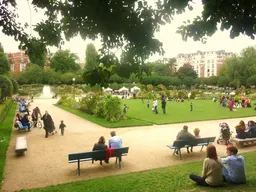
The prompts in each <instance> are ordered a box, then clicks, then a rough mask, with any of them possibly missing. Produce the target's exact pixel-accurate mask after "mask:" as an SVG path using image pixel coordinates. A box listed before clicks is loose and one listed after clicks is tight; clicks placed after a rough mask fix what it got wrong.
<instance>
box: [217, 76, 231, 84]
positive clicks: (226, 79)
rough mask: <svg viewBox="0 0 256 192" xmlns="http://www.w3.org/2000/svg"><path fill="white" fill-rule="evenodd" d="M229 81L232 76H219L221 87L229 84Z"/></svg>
mask: <svg viewBox="0 0 256 192" xmlns="http://www.w3.org/2000/svg"><path fill="white" fill-rule="evenodd" d="M229 83H230V78H229V77H227V76H221V77H220V78H219V80H218V85H219V86H220V87H226V86H228V85H229Z"/></svg>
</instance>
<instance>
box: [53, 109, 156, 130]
mask: <svg viewBox="0 0 256 192" xmlns="http://www.w3.org/2000/svg"><path fill="white" fill-rule="evenodd" d="M55 106H57V107H59V108H61V109H63V110H65V111H68V112H70V113H73V114H75V115H77V116H80V117H82V118H84V119H87V120H89V121H91V122H93V123H96V124H98V125H101V126H103V127H108V128H117V127H133V126H142V125H152V123H149V122H145V121H141V120H139V119H127V120H121V121H118V122H115V123H111V122H109V121H107V120H105V119H103V118H100V117H96V116H93V115H89V114H87V113H84V112H81V111H79V110H77V109H74V108H72V107H67V106H62V105H55Z"/></svg>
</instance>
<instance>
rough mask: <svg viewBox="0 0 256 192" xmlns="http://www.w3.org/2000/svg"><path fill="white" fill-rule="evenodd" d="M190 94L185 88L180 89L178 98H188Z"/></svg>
mask: <svg viewBox="0 0 256 192" xmlns="http://www.w3.org/2000/svg"><path fill="white" fill-rule="evenodd" d="M187 97H188V96H187V94H186V92H185V91H184V90H179V91H178V98H183V99H186V98H187Z"/></svg>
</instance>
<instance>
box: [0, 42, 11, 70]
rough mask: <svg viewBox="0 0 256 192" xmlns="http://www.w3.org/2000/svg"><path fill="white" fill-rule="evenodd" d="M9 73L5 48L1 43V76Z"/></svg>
mask: <svg viewBox="0 0 256 192" xmlns="http://www.w3.org/2000/svg"><path fill="white" fill-rule="evenodd" d="M9 71H10V65H9V62H8V59H7V57H6V55H5V53H4V48H3V46H2V44H1V43H0V75H3V74H7V73H8V72H9Z"/></svg>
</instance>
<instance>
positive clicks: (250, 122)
mask: <svg viewBox="0 0 256 192" xmlns="http://www.w3.org/2000/svg"><path fill="white" fill-rule="evenodd" d="M255 125H256V123H255V122H254V121H252V120H251V121H248V127H252V126H255Z"/></svg>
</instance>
